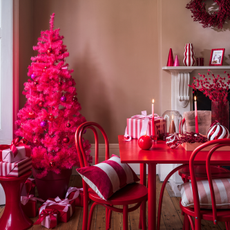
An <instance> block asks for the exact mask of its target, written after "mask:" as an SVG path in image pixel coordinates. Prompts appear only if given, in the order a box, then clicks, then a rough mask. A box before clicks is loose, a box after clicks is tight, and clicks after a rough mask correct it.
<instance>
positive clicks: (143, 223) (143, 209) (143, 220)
mask: <svg viewBox="0 0 230 230" xmlns="http://www.w3.org/2000/svg"><path fill="white" fill-rule="evenodd" d="M140 209H141V211H140V212H141V215H140V219H141V229H142V230H146V201H143V202H142V204H141V206H140ZM139 228H140V225H139Z"/></svg>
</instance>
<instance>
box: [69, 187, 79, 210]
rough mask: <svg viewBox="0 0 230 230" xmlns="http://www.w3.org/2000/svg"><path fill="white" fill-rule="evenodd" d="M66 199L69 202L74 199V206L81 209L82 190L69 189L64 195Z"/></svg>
mask: <svg viewBox="0 0 230 230" xmlns="http://www.w3.org/2000/svg"><path fill="white" fill-rule="evenodd" d="M74 197H76V198H74ZM66 198H68V199H69V200H71V199H73V198H74V202H75V206H80V207H83V188H77V187H70V188H69V189H68V191H67V193H66Z"/></svg>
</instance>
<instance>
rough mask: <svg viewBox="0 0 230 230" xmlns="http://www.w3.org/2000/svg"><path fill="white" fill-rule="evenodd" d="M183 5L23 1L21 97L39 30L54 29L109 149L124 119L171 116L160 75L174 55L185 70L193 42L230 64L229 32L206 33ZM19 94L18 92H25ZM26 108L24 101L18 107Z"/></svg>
mask: <svg viewBox="0 0 230 230" xmlns="http://www.w3.org/2000/svg"><path fill="white" fill-rule="evenodd" d="M185 5H186V2H185V1H184V0H177V1H173V4H172V3H170V4H169V1H167V0H161V1H152V0H145V1H143V0H133V1H130V0H111V1H108V0H98V1H92V0H89V1H86V0H68V1H63V0H34V1H33V2H32V3H31V1H23V2H21V1H20V6H21V7H20V19H21V21H20V26H21V27H22V26H24V23H25V25H26V28H25V29H24V31H23V33H20V47H21V48H22V49H21V52H20V57H21V58H20V90H21V91H22V89H23V83H24V82H25V81H26V80H27V76H26V74H27V69H26V68H27V66H28V65H29V64H30V57H31V55H36V53H34V54H33V52H32V46H33V45H35V44H36V43H37V38H38V37H39V36H40V31H41V30H46V29H48V28H49V19H50V15H51V14H52V13H53V12H54V13H55V14H56V16H55V23H54V26H55V28H60V34H61V35H64V37H65V38H64V44H65V45H67V49H68V51H69V52H70V57H69V58H68V59H67V62H68V63H69V64H70V68H72V69H74V73H73V75H72V76H73V78H74V79H75V81H76V88H77V92H78V100H79V102H80V103H81V105H82V111H81V113H82V114H83V115H84V116H85V117H86V119H87V120H91V121H96V122H99V123H100V124H101V125H102V126H103V127H104V128H105V130H106V132H107V133H108V136H109V139H110V142H111V143H116V142H117V135H118V134H123V133H124V129H125V126H126V118H127V117H129V116H131V115H134V114H138V113H140V112H141V111H142V110H147V111H148V113H150V112H151V99H152V98H154V99H155V101H156V104H155V112H156V113H158V114H159V115H161V114H162V113H163V112H164V111H165V110H167V109H170V94H171V85H170V83H171V82H170V74H169V73H168V72H164V71H162V69H161V68H162V66H165V65H166V63H167V57H168V51H169V48H172V49H173V53H174V55H176V54H177V55H178V56H179V61H180V63H181V64H182V58H183V50H184V45H185V43H188V42H190V43H193V45H194V49H195V52H196V54H197V55H198V56H203V57H205V64H207V62H208V60H209V56H210V50H211V49H212V48H222V47H223V48H226V55H225V57H226V60H225V64H227V63H228V64H229V63H230V62H229V56H228V54H229V53H230V46H229V28H230V27H229V25H227V26H226V30H225V31H215V30H213V29H204V28H202V26H201V24H199V23H197V22H193V21H192V19H191V17H190V16H191V13H190V11H189V10H187V9H186V8H185ZM21 91H20V92H21ZM24 103H25V98H24V96H23V95H21V96H20V107H22V106H23V104H24Z"/></svg>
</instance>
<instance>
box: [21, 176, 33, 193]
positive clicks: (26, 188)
mask: <svg viewBox="0 0 230 230" xmlns="http://www.w3.org/2000/svg"><path fill="white" fill-rule="evenodd" d="M28 195H34V196H35V179H34V178H28V179H27V180H26V182H25V183H24V185H23V187H22V192H21V196H28Z"/></svg>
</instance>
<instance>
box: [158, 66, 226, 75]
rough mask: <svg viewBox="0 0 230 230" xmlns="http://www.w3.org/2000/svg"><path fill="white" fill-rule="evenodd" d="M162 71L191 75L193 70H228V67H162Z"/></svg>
mask: <svg viewBox="0 0 230 230" xmlns="http://www.w3.org/2000/svg"><path fill="white" fill-rule="evenodd" d="M162 69H163V70H168V71H170V72H183V73H191V72H192V71H194V70H209V69H210V70H230V66H229V65H226V66H164V67H162Z"/></svg>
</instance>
